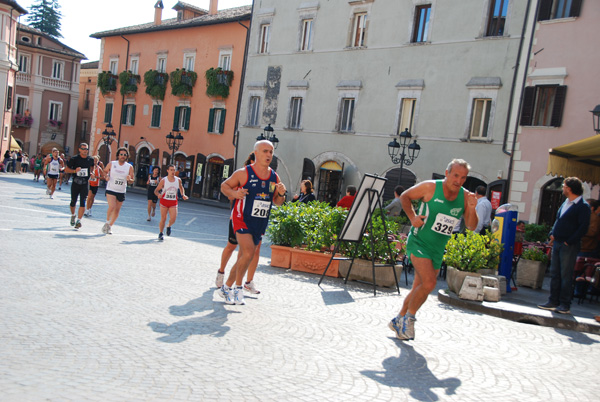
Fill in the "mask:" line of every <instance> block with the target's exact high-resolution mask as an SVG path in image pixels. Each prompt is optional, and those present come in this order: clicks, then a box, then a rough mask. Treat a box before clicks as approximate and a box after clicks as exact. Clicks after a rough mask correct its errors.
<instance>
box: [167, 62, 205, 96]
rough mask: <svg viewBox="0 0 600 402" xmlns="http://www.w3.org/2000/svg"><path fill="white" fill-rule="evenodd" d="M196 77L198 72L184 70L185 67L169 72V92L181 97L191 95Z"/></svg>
mask: <svg viewBox="0 0 600 402" xmlns="http://www.w3.org/2000/svg"><path fill="white" fill-rule="evenodd" d="M197 79H198V74H196V73H195V72H193V71H186V70H185V68H182V69H181V70H180V69H176V70H175V71H173V72H171V74H170V80H171V93H172V94H173V95H175V96H181V97H186V96H192V94H193V88H194V85H196V80H197Z"/></svg>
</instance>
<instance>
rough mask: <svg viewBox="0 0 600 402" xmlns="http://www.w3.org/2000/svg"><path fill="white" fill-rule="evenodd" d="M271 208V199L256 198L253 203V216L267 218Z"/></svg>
mask: <svg viewBox="0 0 600 402" xmlns="http://www.w3.org/2000/svg"><path fill="white" fill-rule="evenodd" d="M270 208H271V201H260V200H254V204H252V216H253V217H254V218H267V216H268V215H269V209H270Z"/></svg>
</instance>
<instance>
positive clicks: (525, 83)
mask: <svg viewBox="0 0 600 402" xmlns="http://www.w3.org/2000/svg"><path fill="white" fill-rule="evenodd" d="M539 8H540V1H539V0H538V1H537V4H536V6H535V14H534V15H535V18H536V20H534V22H533V26H532V27H531V37H530V38H529V48H528V49H527V59H526V61H525V68H524V69H523V83H522V84H521V96H520V97H519V107H518V109H517V110H518V111H521V107H522V105H523V91H525V86H526V85H527V70H529V62H530V61H531V49H532V48H533V38H534V36H535V26H536V24H537V15H538V11H539ZM530 9H531V0H528V1H527V12H526V13H525V23H524V24H523V32H522V34H521V44H520V45H519V49H522V46H523V40H524V37H525V27H526V26H527V20H528V19H529V10H530ZM519 57H521V52H520V51H519ZM517 67H518V64H517V66H516V67H515V81H513V89H511V97H510V105H511V106H512V100H513V96H512V95H513V94H514V86H515V85H516V77H517V70H518V68H517ZM510 110H512V108H510V109H509V116H508V117H507V119H506V131H505V133H504V143H503V144H502V152H504V153H505V154H507V155H510V160H509V162H508V174H507V176H506V194H507V196H508V194H510V184H511V183H510V182H511V180H512V174H513V161H514V155H515V148H516V146H517V131H518V130H519V119H518V118H517V119H516V121H515V127H514V135H513V143H512V148H511V150H510V152H508V151H506V142H507V139H508V128H509V124H510Z"/></svg>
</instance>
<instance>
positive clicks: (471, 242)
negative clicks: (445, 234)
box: [444, 230, 504, 272]
mask: <svg viewBox="0 0 600 402" xmlns="http://www.w3.org/2000/svg"><path fill="white" fill-rule="evenodd" d="M503 249H504V246H503V245H502V244H500V243H498V242H497V241H495V240H494V239H493V238H492V236H491V235H480V234H478V233H475V232H472V231H470V230H467V231H466V233H465V234H455V235H452V237H451V238H450V241H448V244H447V245H446V254H444V262H446V265H448V266H449V267H454V268H456V269H458V270H459V271H467V272H477V271H479V270H480V269H482V268H491V269H496V268H497V267H498V264H499V263H500V254H502V250H503Z"/></svg>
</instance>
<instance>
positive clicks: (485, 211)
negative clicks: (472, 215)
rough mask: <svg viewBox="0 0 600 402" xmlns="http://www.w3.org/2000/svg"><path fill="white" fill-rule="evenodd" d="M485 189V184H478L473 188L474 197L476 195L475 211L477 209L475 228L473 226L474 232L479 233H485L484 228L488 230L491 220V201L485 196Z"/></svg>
mask: <svg viewBox="0 0 600 402" xmlns="http://www.w3.org/2000/svg"><path fill="white" fill-rule="evenodd" d="M485 191H486V188H485V186H478V187H477V188H476V189H475V197H477V205H476V206H475V211H477V217H478V218H479V223H478V224H477V228H475V233H481V234H485V230H488V231H489V229H490V224H491V221H492V203H491V202H490V200H488V199H487V197H486V196H485ZM482 232H484V233H482Z"/></svg>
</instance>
